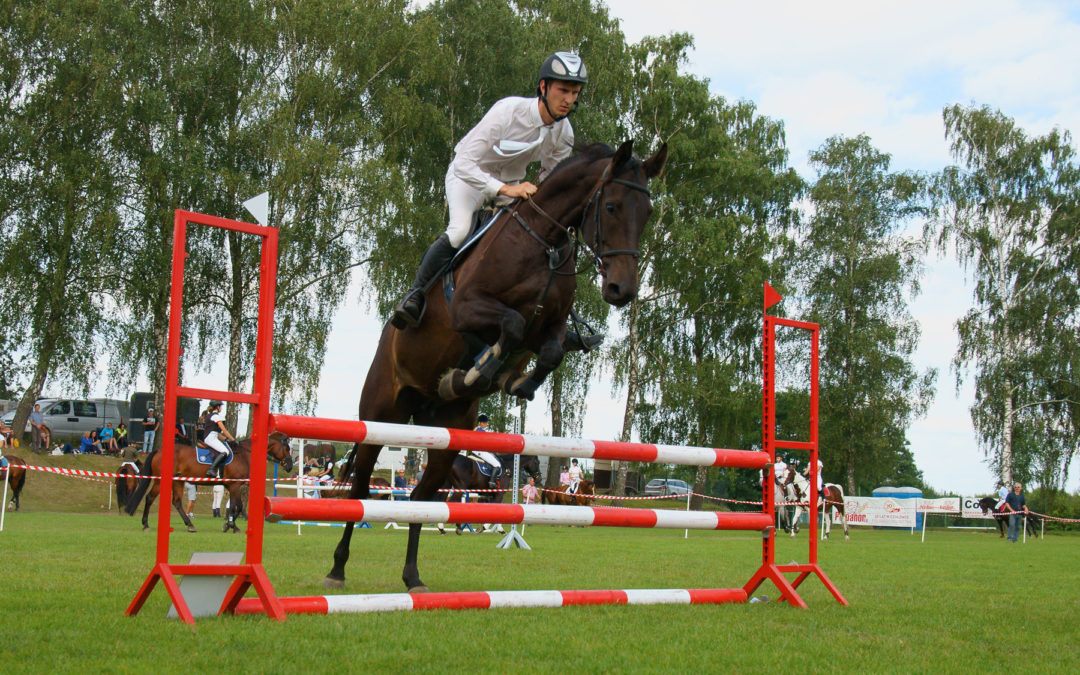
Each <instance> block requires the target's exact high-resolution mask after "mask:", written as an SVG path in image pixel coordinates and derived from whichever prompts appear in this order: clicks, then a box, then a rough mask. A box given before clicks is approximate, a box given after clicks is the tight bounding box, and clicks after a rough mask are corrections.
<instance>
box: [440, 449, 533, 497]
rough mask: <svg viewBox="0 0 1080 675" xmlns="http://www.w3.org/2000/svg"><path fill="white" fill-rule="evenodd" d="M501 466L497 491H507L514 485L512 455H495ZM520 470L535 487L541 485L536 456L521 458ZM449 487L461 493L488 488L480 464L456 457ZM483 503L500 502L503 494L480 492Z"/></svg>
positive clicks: (462, 457)
mask: <svg viewBox="0 0 1080 675" xmlns="http://www.w3.org/2000/svg"><path fill="white" fill-rule="evenodd" d="M495 456H496V457H497V458H498V459H499V463H500V464H502V474H500V475H499V485H498V488H497V489H499V490H508V489H510V488H511V487H512V486H513V484H514V455H512V454H498V455H495ZM521 470H522V472H524V473H525V475H527V476H532V478H533V480H534V481H536V485H537V487H539V486H541V485H543V476H541V475H540V459H539V458H538V457H537V456H536V455H522V456H521ZM450 485H451V486H452V487H453V488H454V490H457V491H461V492H474V491H477V490H487V489H489V488H490V483H489V482H488V477H487V476H485V475H484V474H483V473H481V472H480V464H479V463H478V462H477V461H476V460H474V459H470V458H468V457H465V456H463V455H458V456H457V457H455V458H454V465H453V467H452V468H451V470H450ZM480 494H481V495H483V497H482V498H483V500H484V501H485V502H501V501H503V494H504V493H501V492H499V493H485V492H481V493H480Z"/></svg>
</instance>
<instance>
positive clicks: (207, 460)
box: [195, 447, 236, 466]
mask: <svg viewBox="0 0 1080 675" xmlns="http://www.w3.org/2000/svg"><path fill="white" fill-rule="evenodd" d="M235 457H236V453H235V452H233V453H230V454H229V458H228V459H226V460H225V464H223V465H222V466H228V465H230V464H232V461H233V458H235ZM195 459H197V460H199V464H206V465H210V464H213V463H214V456H213V454H211V450H210V448H205V447H200V448H195Z"/></svg>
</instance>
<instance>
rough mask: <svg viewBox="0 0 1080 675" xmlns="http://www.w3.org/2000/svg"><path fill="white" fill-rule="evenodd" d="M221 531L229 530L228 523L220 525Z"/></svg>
mask: <svg viewBox="0 0 1080 675" xmlns="http://www.w3.org/2000/svg"><path fill="white" fill-rule="evenodd" d="M221 531H222V532H228V531H229V524H228V523H225V524H224V525H222V526H221Z"/></svg>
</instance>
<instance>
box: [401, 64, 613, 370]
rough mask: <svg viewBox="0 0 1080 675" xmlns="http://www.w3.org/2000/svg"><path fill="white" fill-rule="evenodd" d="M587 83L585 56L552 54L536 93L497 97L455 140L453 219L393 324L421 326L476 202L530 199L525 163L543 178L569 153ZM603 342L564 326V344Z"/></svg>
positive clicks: (450, 183)
mask: <svg viewBox="0 0 1080 675" xmlns="http://www.w3.org/2000/svg"><path fill="white" fill-rule="evenodd" d="M588 81H589V79H588V77H587V75H586V72H585V64H584V63H583V62H582V60H581V57H580V56H578V55H577V54H574V53H572V52H555V53H554V54H552V55H551V56H549V57H548V58H547V59H546V60H545V61H544V63H543V65H541V66H540V74H539V76H538V77H537V84H536V98H524V97H519V96H510V97H507V98H504V99H502V100H500V101H497V102H496V103H495V105H493V106H492V107H491V109H490V110H488V112H487V114H485V115H484V117H483V119H481V120H480V122H479V123H478V124H477V125H476V126H475V127H473V128H472V130H471V131H469V133H467V134H465V137H464V138H462V139H461V141H459V142H458V144H457V146H456V147H455V148H454V158H453V160H451V162H450V168H449V169H448V170H447V172H446V201H447V204H448V206H449V208H450V222H449V225H448V226H447V228H446V232H445V233H444V234H442V235H439V238H438V239H436V240H435V242H434V243H433V244H431V246H430V247H428V250H427V252H425V253H424V257H423V258H422V259H421V261H420V268H419V269H418V270H417V272H416V279H415V280H414V281H413V285H412V288H410V289H409V292H408V293H407V294H406V295H405V297H404V299H402V301H401V302H400V303H398V306H397V307H396V308H394V315H393V318H392V319H391V321H390V322H391V323H392V324H393V325H394V326H395V327H396V328H399V329H403V328H405V327H406V326H412V327H416V326H419V325H420V321H421V319H422V318H423V313H424V302H425V296H426V293H427V288H428V285H429V284H430V283H431V282H432V280H434V279H435V277H436V275H438V274H439V272H440V271H441V270H442V269H443V268H444V267H445V266H446V264H447V263H449V262H450V260H451V258H453V256H454V253H456V252H457V250H458V248H460V247H461V245H462V243H464V241H465V237H466V236H467V235H468V233H469V229H470V227H471V225H472V220H473V213H474V212H475V211H476V210H477V209H478V208H480V207H481V206H482V205H483V204H484V203H485V202H489V201H494V202H496V203H497V204H500V205H503V204H507V203H509V202H510V201H512V200H514V199H528V198H529V197H531V196H532V195H533V194H534V193H535V192H536V190H537V187H536V185H534V184H532V183H530V182H529V181H525V182H521V181H522V179H523V178H525V171H526V169H527V168H528V166H529V165H530V164H531V163H533V162H540V173H539V176H538V182H539V181H542V180H543V179H544V178H545V177H546V176H547V175H548V173H550V172H551V170H552V169H554V168H555V166H556V165H557V164H558V163H559V162H560V161H562V160H563V159H565V158H567V157H569V156H570V152H571V150H572V149H573V145H574V130H573V128H572V127H571V126H570V120H569V119H568V116H569V115H570V113H571V112H572V111H573V110H574V109H575V108H576V107H577V99H578V96H579V95H580V94H581V89H582V87H583V86H584V85H585V84H586V83H587V82H588ZM602 340H603V336H602V335H589V336H587V337H584V338H582V336H581V335H579V334H578V333H577V332H576V331H567V337H566V345H567V347H568V348H573V349H581V348H582V347H584V348H585V349H591V348H592V347H595V346H596V345H598V344H599V343H600V342H601V341H602Z"/></svg>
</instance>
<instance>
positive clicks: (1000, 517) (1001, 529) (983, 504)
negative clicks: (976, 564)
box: [923, 497, 1039, 539]
mask: <svg viewBox="0 0 1080 675" xmlns="http://www.w3.org/2000/svg"><path fill="white" fill-rule="evenodd" d="M997 502H998V500H997V497H983V498H981V499H980V500H979V508H980V509H982V512H983V515H991V514H992V515H993V516H994V520H995V521H996V522H997V526H998V533H999V534H1000V535H1001V538H1002V539H1004V538H1005V530H1006V529H1008V527H1009V514H1008V513H1007V512H1005V511H1004V507H1003V510H1001V511H998V510H996V509H995V508H994V507H995V506H997ZM923 517H924V518H925V517H926V516H923ZM1035 520H1036V519H1035V517H1033V516H1028V517H1027V520H1026V523H1027V530H1028V532H1030V533H1031V536H1033V537H1035V536H1038V534H1039V530H1038V529H1037V528H1036V527H1035Z"/></svg>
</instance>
